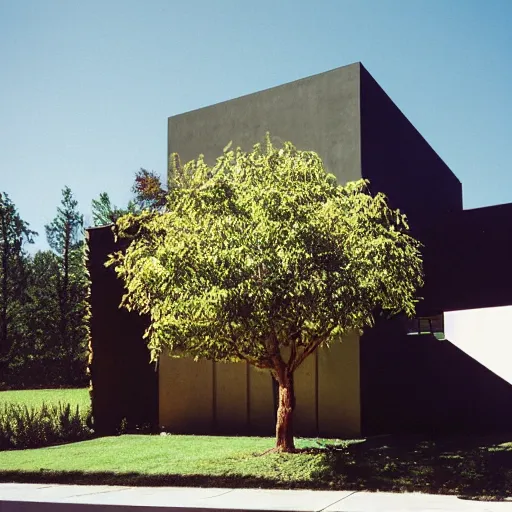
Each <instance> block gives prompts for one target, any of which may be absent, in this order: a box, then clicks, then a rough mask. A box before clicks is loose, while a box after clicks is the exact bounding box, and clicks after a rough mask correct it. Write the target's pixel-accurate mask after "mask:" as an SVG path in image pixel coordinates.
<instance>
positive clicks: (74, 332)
mask: <svg viewBox="0 0 512 512" xmlns="http://www.w3.org/2000/svg"><path fill="white" fill-rule="evenodd" d="M45 229H46V238H47V240H48V244H49V246H50V247H51V249H52V250H53V251H54V252H55V255H56V257H57V262H58V274H57V277H56V281H55V285H56V291H57V297H58V304H59V311H58V339H59V345H60V348H61V350H62V353H63V357H64V360H65V361H66V367H67V380H68V384H73V383H75V382H76V381H77V379H78V380H80V379H83V372H84V370H85V364H86V363H85V360H86V353H87V330H86V326H85V320H84V316H85V312H86V306H85V301H86V294H87V278H86V273H85V265H84V257H83V244H84V242H83V216H82V214H81V213H80V212H79V211H78V202H77V201H76V200H75V199H74V198H73V194H72V192H71V189H70V188H69V187H65V188H64V189H63V191H62V201H61V205H60V206H59V207H58V208H57V216H56V217H55V219H54V220H53V221H52V222H51V223H50V224H48V225H46V226H45Z"/></svg>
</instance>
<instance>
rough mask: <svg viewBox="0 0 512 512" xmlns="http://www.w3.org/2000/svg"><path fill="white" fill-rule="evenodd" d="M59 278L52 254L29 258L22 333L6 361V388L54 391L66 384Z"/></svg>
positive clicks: (56, 261)
mask: <svg viewBox="0 0 512 512" xmlns="http://www.w3.org/2000/svg"><path fill="white" fill-rule="evenodd" d="M59 276H60V266H59V260H58V258H57V256H56V255H55V254H54V253H53V252H52V251H37V252H36V253H35V254H34V256H33V257H31V258H30V260H29V272H28V279H27V281H26V295H27V298H26V302H25V304H24V307H23V310H22V315H23V327H24V330H23V333H22V336H20V337H19V338H18V340H17V344H16V347H15V349H14V350H13V351H12V353H11V357H10V359H9V370H10V371H9V376H8V384H9V386H10V387H15V388H27V387H29V388H33V387H40V386H45V387H55V386H60V385H64V384H66V383H67V381H66V379H67V377H68V373H67V369H66V367H65V364H66V361H65V357H64V352H63V350H62V348H61V344H60V337H59V316H60V315H59V311H60V310H59V296H58V293H57V283H58V281H59V279H60V277H59Z"/></svg>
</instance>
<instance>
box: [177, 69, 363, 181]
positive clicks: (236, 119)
mask: <svg viewBox="0 0 512 512" xmlns="http://www.w3.org/2000/svg"><path fill="white" fill-rule="evenodd" d="M359 76H360V64H359V63H356V64H351V65H349V66H344V67H342V68H338V69H334V70H332V71H328V72H326V73H322V74H319V75H315V76H311V77H308V78H304V79H302V80H298V81H296V82H291V83H289V84H285V85H281V86H279V87H274V88H272V89H268V90H265V91H261V92H257V93H254V94H249V95H248V96H243V97H240V98H236V99H234V100H230V101H226V102H223V103H218V104H216V105H212V106H209V107H205V108H201V109H199V110H194V111H192V112H187V113H184V114H180V115H176V116H172V117H170V118H169V131H168V155H170V154H171V153H173V152H177V153H179V155H180V158H181V161H182V162H183V163H184V162H188V161H189V160H192V159H195V158H197V156H198V155H199V154H200V153H202V154H204V155H205V158H206V161H207V163H209V164H213V163H214V162H215V159H216V158H217V157H218V156H220V155H221V154H222V149H223V148H224V147H225V146H226V145H227V144H228V143H229V142H230V141H233V146H234V147H237V146H240V147H241V148H242V149H244V150H250V149H251V148H252V146H253V145H254V144H255V143H257V142H262V141H263V140H264V137H265V133H266V132H270V134H271V136H272V137H273V139H274V140H276V141H279V140H281V141H286V140H290V141H291V142H293V143H294V144H295V146H297V147H298V148H299V149H307V150H313V151H316V152H317V153H318V154H319V155H320V157H321V158H322V159H323V161H324V164H325V166H326V168H327V170H328V171H329V172H331V173H333V174H335V175H336V176H337V178H338V180H339V181H340V182H341V183H344V182H346V181H352V180H356V179H359V178H360V177H361V149H360V145H361V144H360V122H359V120H360V105H359V89H360V87H359Z"/></svg>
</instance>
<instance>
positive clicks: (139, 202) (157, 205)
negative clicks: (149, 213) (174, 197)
mask: <svg viewBox="0 0 512 512" xmlns="http://www.w3.org/2000/svg"><path fill="white" fill-rule="evenodd" d="M132 192H133V194H134V203H135V205H136V207H137V208H138V209H139V210H141V211H142V210H153V211H159V210H161V209H162V208H163V207H164V206H165V203H166V197H167V192H166V191H165V189H164V188H163V186H162V181H161V179H160V176H158V174H156V173H155V172H154V171H147V170H146V169H143V168H141V169H140V170H139V171H137V172H136V173H135V182H134V184H133V187H132Z"/></svg>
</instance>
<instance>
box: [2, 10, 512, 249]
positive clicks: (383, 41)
mask: <svg viewBox="0 0 512 512" xmlns="http://www.w3.org/2000/svg"><path fill="white" fill-rule="evenodd" d="M511 26H512V2H511V1H510V0H489V1H484V0H482V1H472V0H427V1H423V0H414V1H405V0H400V1H393V0H375V1H370V0H368V1H365V0H332V1H323V0H316V1H314V2H313V1H311V0H310V1H308V2H303V1H299V0H293V1H287V0H282V1H279V0H273V1H267V0H260V1H258V2H247V1H241V0H238V1H234V0H233V1H231V0H218V1H217V2H212V1H199V0H187V1H180V2H178V1H171V0H167V1H160V0H149V1H145V2H143V1H142V0H140V1H131V0H123V1H114V0H110V1H108V0H102V1H96V0H88V1H86V2H84V1H76V0H65V1H60V0H46V1H41V0H32V1H29V0H0V63H1V67H0V78H1V79H0V191H5V192H7V193H8V194H9V195H10V196H11V198H12V199H13V201H14V202H15V203H16V205H17V206H18V208H19V211H20V213H21V215H22V217H23V218H24V219H25V220H27V221H28V222H29V223H30V224H31V227H32V228H33V229H35V230H37V231H39V233H40V236H39V239H38V242H37V245H36V247H38V248H44V247H46V243H45V237H44V227H43V226H44V224H46V223H48V222H50V221H51V220H52V218H53V216H54V214H55V210H56V207H57V205H58V203H59V201H60V194H61V189H62V188H63V187H64V186H65V185H68V186H70V187H71V189H72V190H73V192H74V194H75V196H76V197H77V199H78V201H79V204H80V208H81V210H82V212H83V213H84V214H85V217H86V220H87V221H90V220H91V214H90V203H91V199H92V198H94V197H97V196H98V195H99V193H100V192H102V191H107V192H108V193H109V194H110V196H111V198H112V199H113V202H114V203H116V204H118V205H123V204H125V203H126V202H127V200H128V198H129V196H130V187H131V184H132V182H133V176H134V173H135V171H136V170H137V169H138V168H139V167H145V168H147V169H152V170H154V171H156V172H158V173H160V174H161V175H162V176H163V175H164V174H165V171H166V129H167V117H168V116H170V115H174V114H178V113H181V112H185V111H188V110H192V109H195V108H199V107H202V106H205V105H209V104H212V103H216V102H219V101H223V100H227V99H230V98H233V97H236V96H241V95H243V94H247V93H251V92H255V91H258V90H261V89H265V88H268V87H272V86H275V85H278V84H281V83H285V82H289V81H292V80H296V79H299V78H303V77H306V76H309V75H312V74H315V73H320V72H323V71H327V70H329V69H332V68H335V67H339V66H342V65H345V64H350V63H352V62H355V61H361V62H362V63H363V64H364V65H365V67H366V68H367V69H368V70H369V71H370V73H371V74H372V75H373V76H374V78H375V79H376V80H377V81H378V82H379V83H380V84H381V86H382V87H383V88H384V89H385V90H386V92H387V93H388V94H389V95H390V96H391V98H392V99H393V100H394V101H395V103H396V104H397V105H398V106H399V107H400V108H401V109H402V110H403V112H404V113H405V114H406V116H407V117H408V118H409V119H410V120H411V121H412V123H413V124H414V125H415V126H416V127H417V128H418V130H419V131H420V132H421V133H422V134H423V135H424V137H425V138H426V139H427V140H428V141H429V142H430V144H431V145H432V146H433V147H434V149H435V150H436V151H437V152H438V153H439V155H440V156H441V158H443V160H444V161H445V162H446V163H447V164H448V165H449V166H450V167H451V169H452V170H453V171H454V172H455V174H456V175H457V176H458V178H459V179H460V180H461V181H462V182H463V186H464V204H465V207H466V208H474V207H478V206H485V205H489V204H494V203H505V202H512V55H511V54H512V30H511V29H510V27H511ZM226 142H227V141H226ZM433 199H434V200H435V198H433Z"/></svg>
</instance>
